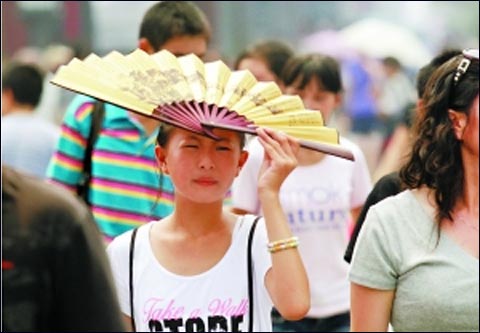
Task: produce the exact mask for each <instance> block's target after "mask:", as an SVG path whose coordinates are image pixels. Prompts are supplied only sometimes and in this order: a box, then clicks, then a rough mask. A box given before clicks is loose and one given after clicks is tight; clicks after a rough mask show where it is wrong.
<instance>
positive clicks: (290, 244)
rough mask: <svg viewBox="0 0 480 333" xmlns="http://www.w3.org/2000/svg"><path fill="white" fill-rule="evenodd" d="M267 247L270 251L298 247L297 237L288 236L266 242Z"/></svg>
mask: <svg viewBox="0 0 480 333" xmlns="http://www.w3.org/2000/svg"><path fill="white" fill-rule="evenodd" d="M267 247H268V251H270V253H275V252H278V251H282V250H287V249H292V248H295V247H298V237H290V238H286V239H280V240H278V241H274V242H270V243H268V245H267Z"/></svg>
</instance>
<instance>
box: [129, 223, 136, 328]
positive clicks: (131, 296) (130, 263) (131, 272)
mask: <svg viewBox="0 0 480 333" xmlns="http://www.w3.org/2000/svg"><path fill="white" fill-rule="evenodd" d="M137 231H138V228H135V229H133V232H132V238H131V239H130V254H129V258H128V265H129V268H128V280H129V288H130V321H131V324H132V330H133V332H136V331H137V329H136V327H135V317H134V315H135V314H134V312H133V252H134V250H135V238H136V237H137Z"/></svg>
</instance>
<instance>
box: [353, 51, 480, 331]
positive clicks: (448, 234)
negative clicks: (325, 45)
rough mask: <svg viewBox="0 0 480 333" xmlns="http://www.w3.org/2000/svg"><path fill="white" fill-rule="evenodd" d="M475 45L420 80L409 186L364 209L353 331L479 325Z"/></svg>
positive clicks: (404, 173)
mask: <svg viewBox="0 0 480 333" xmlns="http://www.w3.org/2000/svg"><path fill="white" fill-rule="evenodd" d="M478 75H479V73H478V49H477V50H466V51H464V52H463V53H462V54H461V55H459V56H456V57H454V58H452V59H451V60H450V61H448V62H446V63H445V64H444V65H442V66H441V67H440V68H438V69H437V70H436V71H435V72H434V74H433V75H432V77H431V78H430V79H429V81H428V83H427V88H426V90H425V92H424V95H423V96H422V99H423V101H424V103H423V105H422V107H421V109H419V110H418V113H417V117H416V123H415V127H414V135H415V138H414V143H413V149H412V152H411V154H410V157H409V159H408V161H407V163H406V164H405V165H404V166H403V167H402V169H401V171H400V177H401V179H402V181H403V182H404V183H405V184H406V186H407V190H405V191H404V192H401V193H400V194H398V195H396V196H394V197H390V198H388V199H385V200H384V201H382V202H380V203H379V204H377V205H375V206H373V207H372V208H370V210H369V212H368V215H367V217H366V220H365V224H364V226H363V228H362V231H361V232H360V235H359V239H358V242H357V245H356V248H355V252H354V256H353V259H352V266H351V271H350V281H351V325H352V331H363V332H368V331H386V330H387V327H388V324H389V323H390V324H391V325H392V327H393V329H394V331H410V332H413V331H431V332H432V331H442V332H445V331H457V332H461V331H462V332H467V331H475V332H478V330H479V317H478V311H479V296H478V291H479V266H478V250H479V247H478V244H479V243H478V239H479V232H478V220H479V214H478V212H479V202H478V192H479V188H478V169H479V165H478V150H479V147H478V146H479V144H478V142H479V139H478V135H479V133H478V125H479V118H478V117H479V116H478V112H479V111H478V108H479V86H478V81H479V76H478Z"/></svg>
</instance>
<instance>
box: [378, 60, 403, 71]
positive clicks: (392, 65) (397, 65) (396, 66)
mask: <svg viewBox="0 0 480 333" xmlns="http://www.w3.org/2000/svg"><path fill="white" fill-rule="evenodd" d="M382 63H383V64H384V65H385V66H387V67H390V68H393V69H397V70H399V69H401V68H402V64H401V63H400V61H398V59H397V58H395V57H385V58H383V59H382Z"/></svg>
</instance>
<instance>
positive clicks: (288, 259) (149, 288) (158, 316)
mask: <svg viewBox="0 0 480 333" xmlns="http://www.w3.org/2000/svg"><path fill="white" fill-rule="evenodd" d="M215 134H216V135H218V136H219V137H220V140H217V141H214V140H212V139H209V138H207V137H204V136H201V135H197V134H193V133H192V132H189V131H186V130H183V129H179V128H175V127H171V126H166V125H162V126H161V128H160V130H159V134H158V138H157V146H156V148H155V154H156V157H157V161H158V163H159V165H160V168H161V171H162V172H163V173H164V174H168V175H169V176H170V178H171V180H172V182H173V183H174V185H175V210H174V212H173V213H172V214H171V215H170V216H168V217H166V218H164V219H163V220H162V221H158V222H152V223H149V224H146V225H144V226H142V227H140V228H139V229H138V230H137V231H138V232H137V236H136V242H135V247H134V254H133V266H132V267H133V280H132V281H133V283H132V286H129V259H128V258H129V250H130V241H131V235H132V232H131V231H130V232H127V233H125V234H123V235H121V236H119V237H117V238H116V239H115V240H114V241H113V242H112V243H111V244H110V246H109V247H108V253H109V256H110V259H111V264H112V268H113V273H114V278H115V280H116V285H117V288H118V294H119V297H120V304H121V308H122V310H123V312H124V314H125V316H126V320H127V322H128V323H129V324H130V323H131V322H130V319H131V318H130V317H131V315H133V316H134V320H135V321H134V325H135V327H136V329H138V330H140V331H167V330H170V331H180V332H204V331H208V332H211V331H217V332H218V331H226V332H238V331H243V332H245V331H247V330H248V324H249V322H250V320H251V318H250V315H249V307H250V306H252V301H253V312H254V316H253V331H256V332H265V331H271V330H272V326H271V317H270V312H271V309H272V303H273V305H274V306H275V307H276V308H277V309H278V310H279V311H280V312H281V314H282V315H283V316H285V317H286V318H290V319H294V320H295V319H300V318H302V317H303V316H304V315H305V313H306V312H307V311H308V309H309V306H310V304H309V296H308V295H309V287H308V281H307V277H306V273H305V269H304V267H303V263H302V260H301V259H300V255H299V253H298V250H297V248H296V247H297V245H298V242H297V240H296V238H294V237H292V233H291V232H290V229H289V227H288V223H287V220H286V217H285V215H284V213H283V211H282V207H281V206H280V200H279V194H278V193H279V189H280V186H281V184H282V182H283V180H284V179H285V178H286V177H287V175H288V174H289V173H290V172H291V171H292V170H293V169H294V168H295V166H296V163H297V161H296V154H297V152H298V149H299V145H298V142H297V141H295V140H293V139H291V138H289V137H287V136H285V135H283V134H280V133H276V132H273V131H266V130H258V135H259V140H260V142H261V143H262V145H263V146H264V148H265V151H266V154H265V159H264V163H263V166H262V169H261V172H260V174H259V178H258V185H257V187H258V196H259V198H260V201H261V204H262V207H263V212H264V218H262V219H260V220H259V222H258V224H257V226H256V229H255V232H254V234H253V247H252V255H253V268H254V269H253V299H250V300H249V297H248V278H247V277H248V271H247V267H248V262H247V238H248V235H249V232H250V230H251V228H252V224H253V221H254V219H255V216H252V215H247V216H241V217H239V216H237V215H234V214H232V213H230V212H227V211H224V210H223V209H222V205H223V199H224V197H225V194H226V193H227V191H228V190H229V189H230V186H231V184H232V182H233V179H234V178H235V177H236V176H237V175H238V173H239V172H240V170H241V168H242V166H243V165H244V163H245V161H246V160H247V157H248V153H247V152H246V151H243V150H242V149H243V141H244V139H243V136H242V135H240V134H238V133H236V132H233V131H226V130H215ZM267 245H268V246H267ZM131 290H133V299H132V300H133V308H134V312H133V314H131V306H130V291H131Z"/></svg>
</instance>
